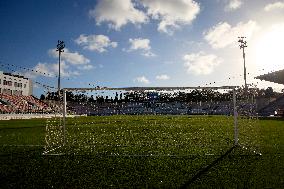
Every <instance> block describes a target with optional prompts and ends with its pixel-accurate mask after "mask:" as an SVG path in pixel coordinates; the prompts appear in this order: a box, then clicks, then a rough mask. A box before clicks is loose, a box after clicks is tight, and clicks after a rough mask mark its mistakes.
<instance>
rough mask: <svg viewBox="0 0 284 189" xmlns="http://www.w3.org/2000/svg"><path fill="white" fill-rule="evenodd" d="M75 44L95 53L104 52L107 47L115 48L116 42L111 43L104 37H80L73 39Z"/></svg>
mask: <svg viewBox="0 0 284 189" xmlns="http://www.w3.org/2000/svg"><path fill="white" fill-rule="evenodd" d="M75 43H77V44H78V45H81V46H83V48H84V49H88V50H90V51H97V52H100V53H102V52H106V51H107V48H108V47H112V48H115V47H117V42H113V41H111V40H110V39H109V38H108V36H105V35H84V34H82V35H80V36H79V37H78V38H77V39H75Z"/></svg>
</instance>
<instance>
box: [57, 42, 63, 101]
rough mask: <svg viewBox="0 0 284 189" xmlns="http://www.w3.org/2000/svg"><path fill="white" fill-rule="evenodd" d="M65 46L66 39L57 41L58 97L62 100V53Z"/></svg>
mask: <svg viewBox="0 0 284 189" xmlns="http://www.w3.org/2000/svg"><path fill="white" fill-rule="evenodd" d="M64 47H65V44H64V41H60V40H58V43H57V48H56V51H58V67H59V69H58V98H59V100H60V57H61V53H62V52H64V50H63V49H64Z"/></svg>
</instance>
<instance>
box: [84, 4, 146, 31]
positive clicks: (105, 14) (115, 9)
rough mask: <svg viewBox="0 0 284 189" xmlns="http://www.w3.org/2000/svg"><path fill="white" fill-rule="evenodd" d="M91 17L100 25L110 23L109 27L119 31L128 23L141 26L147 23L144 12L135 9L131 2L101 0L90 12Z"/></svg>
mask: <svg viewBox="0 0 284 189" xmlns="http://www.w3.org/2000/svg"><path fill="white" fill-rule="evenodd" d="M89 16H90V17H91V18H94V19H95V20H96V23H97V24H98V25H99V24H101V23H102V22H108V23H109V27H110V28H113V29H115V30H119V29H120V28H121V27H122V26H124V25H126V24H127V23H129V22H130V23H132V24H141V23H145V22H147V16H146V15H145V14H144V12H142V11H140V10H138V9H136V8H135V3H133V2H132V1H131V0H122V1H118V0H101V1H98V3H97V5H96V7H95V8H94V9H92V10H90V11H89Z"/></svg>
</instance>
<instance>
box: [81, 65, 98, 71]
mask: <svg viewBox="0 0 284 189" xmlns="http://www.w3.org/2000/svg"><path fill="white" fill-rule="evenodd" d="M94 68H95V67H94V66H93V65H91V64H87V65H83V66H80V67H79V69H80V70H91V69H94Z"/></svg>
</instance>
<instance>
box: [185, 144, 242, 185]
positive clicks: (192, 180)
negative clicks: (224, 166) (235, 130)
mask: <svg viewBox="0 0 284 189" xmlns="http://www.w3.org/2000/svg"><path fill="white" fill-rule="evenodd" d="M236 147H237V146H233V147H232V148H230V149H229V150H227V151H226V152H225V153H224V154H223V155H221V156H220V157H219V158H217V159H216V160H214V161H213V162H212V163H211V164H209V165H207V166H205V167H203V168H202V169H200V170H199V171H198V172H197V174H195V175H194V176H193V177H192V178H191V179H189V180H188V181H187V182H186V183H185V184H184V185H182V186H181V187H180V188H181V189H184V188H189V186H190V185H191V184H192V183H193V182H195V181H196V180H197V179H198V178H199V177H201V176H202V175H203V174H205V173H206V172H208V171H209V169H211V168H212V167H213V166H215V165H217V164H218V163H219V162H220V161H222V160H223V159H224V158H225V157H226V156H228V155H229V154H230V153H231V152H232V151H233V150H234V149H235V148H236Z"/></svg>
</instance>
